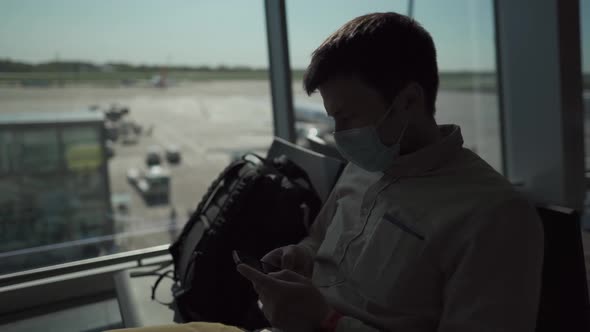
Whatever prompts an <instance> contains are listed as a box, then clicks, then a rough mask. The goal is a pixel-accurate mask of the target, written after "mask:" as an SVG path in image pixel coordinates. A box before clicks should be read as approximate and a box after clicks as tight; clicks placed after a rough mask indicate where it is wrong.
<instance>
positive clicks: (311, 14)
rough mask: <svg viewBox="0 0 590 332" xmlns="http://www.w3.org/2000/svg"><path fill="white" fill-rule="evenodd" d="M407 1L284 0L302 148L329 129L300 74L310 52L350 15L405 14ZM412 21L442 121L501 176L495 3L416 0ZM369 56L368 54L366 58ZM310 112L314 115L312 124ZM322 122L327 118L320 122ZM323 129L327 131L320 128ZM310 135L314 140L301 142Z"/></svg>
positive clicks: (324, 137) (326, 137) (328, 138)
mask: <svg viewBox="0 0 590 332" xmlns="http://www.w3.org/2000/svg"><path fill="white" fill-rule="evenodd" d="M410 5H411V3H410V2H409V1H378V0H374V1H362V2H361V1H353V0H338V1H322V2H321V3H320V4H318V3H317V2H315V1H312V0H301V1H287V21H288V32H289V43H290V44H289V51H290V55H291V65H292V70H293V94H294V104H295V111H296V118H297V120H298V122H297V129H298V135H299V136H298V137H299V142H300V144H307V145H311V146H312V147H313V146H315V145H316V144H317V143H314V142H317V138H320V139H321V140H323V141H324V142H327V143H328V144H330V142H332V144H333V139H332V137H331V134H330V132H331V130H332V128H331V127H330V126H329V125H328V126H326V125H325V124H324V122H325V121H324V119H322V116H321V113H322V112H324V109H323V105H322V101H321V97H320V96H319V94H317V93H316V94H314V95H312V96H311V97H307V95H306V94H305V93H304V91H303V89H302V85H301V79H302V73H303V70H304V69H305V67H306V66H307V65H308V64H309V61H310V59H311V53H312V52H313V51H314V49H315V48H317V47H318V46H319V45H320V44H321V42H322V41H323V40H324V39H325V38H326V37H328V36H329V35H330V34H331V33H332V32H334V31H335V30H336V29H338V28H339V27H340V26H342V25H343V24H344V23H346V22H347V21H349V20H351V19H352V18H354V17H357V16H360V15H364V14H368V13H372V12H383V11H394V12H398V13H401V14H407V13H408V11H409V10H410V7H411V6H410ZM411 8H412V13H413V17H414V18H415V19H416V20H417V21H418V22H420V23H421V24H422V25H423V26H424V27H425V28H426V30H428V31H429V32H430V34H431V35H432V37H433V39H434V42H435V45H436V48H437V56H438V65H439V72H440V88H439V92H438V98H437V104H436V119H437V122H438V123H439V124H447V123H452V124H457V125H459V126H460V127H461V131H462V134H463V138H464V141H465V146H466V147H468V148H470V149H472V150H474V151H475V152H477V153H478V154H479V155H480V156H481V157H482V158H484V159H485V160H486V161H487V162H488V163H490V164H491V165H492V166H493V167H495V168H496V169H497V170H500V171H501V164H502V162H501V150H500V122H499V106H498V89H497V81H496V75H497V73H496V59H495V54H496V51H495V47H496V45H495V39H494V38H495V37H494V19H493V2H492V1H470V0H449V1H436V0H420V1H413V6H412V7H411ZM367 56H368V57H370V55H367ZM310 114H317V117H318V118H316V119H312V118H311V116H309V115H310ZM324 118H325V117H324ZM325 127H327V129H324V128H325ZM306 136H314V137H315V139H312V140H310V139H306Z"/></svg>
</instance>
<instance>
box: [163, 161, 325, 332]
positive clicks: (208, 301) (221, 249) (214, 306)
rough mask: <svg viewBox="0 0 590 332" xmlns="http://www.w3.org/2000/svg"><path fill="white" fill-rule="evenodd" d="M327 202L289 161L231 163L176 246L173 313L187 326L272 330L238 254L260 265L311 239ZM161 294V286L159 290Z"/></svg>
mask: <svg viewBox="0 0 590 332" xmlns="http://www.w3.org/2000/svg"><path fill="white" fill-rule="evenodd" d="M320 207H321V201H320V198H319V196H318V195H317V193H316V192H315V191H314V189H313V187H312V185H311V182H310V181H309V178H308V176H307V174H306V173H305V171H303V170H302V169H301V168H299V167H298V166H297V165H295V164H294V163H293V162H291V161H290V160H288V159H287V158H286V157H285V156H281V157H278V158H274V159H273V160H266V159H264V158H261V157H259V156H256V155H253V154H247V155H245V156H243V157H242V158H241V159H239V160H237V161H234V162H233V163H231V164H230V165H229V166H228V167H227V168H226V169H225V170H224V171H223V172H222V173H221V174H220V175H219V176H218V178H217V179H216V180H215V181H213V183H212V184H211V186H210V187H209V189H208V191H207V193H206V194H205V196H204V197H203V198H202V200H201V202H200V203H199V205H198V206H197V209H196V211H195V212H194V213H193V214H192V216H191V217H190V219H189V221H188V222H187V223H186V225H185V226H184V229H183V230H182V232H181V234H180V235H179V237H178V239H177V240H176V242H174V243H173V244H172V245H171V246H170V249H169V250H170V253H171V254H172V258H173V263H174V279H175V284H174V286H173V289H172V292H173V296H174V302H173V306H172V307H173V308H174V309H175V311H176V313H177V314H178V315H180V318H181V320H182V321H184V322H188V321H207V322H220V323H224V324H227V325H234V326H238V327H242V328H245V329H249V330H251V329H257V328H263V327H268V326H269V325H270V324H269V323H268V321H267V320H266V319H265V318H264V315H263V314H262V312H261V311H260V310H259V308H258V305H257V300H258V298H257V296H256V293H255V292H254V290H253V288H252V284H251V283H250V282H249V281H248V280H246V279H245V278H244V277H242V276H241V275H240V274H239V273H238V272H237V271H236V266H235V263H234V261H233V258H232V251H233V250H238V251H242V252H244V253H247V254H249V255H252V256H254V257H256V258H258V259H260V258H262V256H264V255H265V254H266V253H268V252H269V251H271V250H272V249H274V248H278V247H281V246H285V245H288V244H294V243H297V242H299V241H300V240H301V239H303V237H304V236H306V235H307V230H308V229H309V226H310V223H311V222H313V220H314V219H315V216H316V215H317V213H318V212H319V209H320ZM155 287H157V284H156V285H155V286H154V290H155Z"/></svg>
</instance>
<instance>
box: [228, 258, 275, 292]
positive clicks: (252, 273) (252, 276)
mask: <svg viewBox="0 0 590 332" xmlns="http://www.w3.org/2000/svg"><path fill="white" fill-rule="evenodd" d="M237 270H238V272H239V273H240V274H241V275H242V276H244V278H246V279H248V280H250V281H252V282H253V283H254V284H255V285H256V286H257V288H260V287H270V288H274V287H280V286H281V285H280V281H278V280H277V279H275V278H273V277H270V276H268V275H266V274H264V273H262V272H260V271H258V270H256V269H253V268H251V267H250V266H248V265H246V264H238V267H237Z"/></svg>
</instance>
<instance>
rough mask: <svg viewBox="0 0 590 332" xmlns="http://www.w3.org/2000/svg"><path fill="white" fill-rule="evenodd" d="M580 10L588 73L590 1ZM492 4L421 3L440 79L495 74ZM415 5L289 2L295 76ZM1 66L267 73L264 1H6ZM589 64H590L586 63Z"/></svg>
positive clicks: (418, 9) (0, 4)
mask: <svg viewBox="0 0 590 332" xmlns="http://www.w3.org/2000/svg"><path fill="white" fill-rule="evenodd" d="M580 1H581V13H582V14H581V15H582V21H583V23H582V40H583V43H582V44H583V52H584V56H583V59H584V60H585V61H583V62H584V70H585V71H586V72H590V59H589V58H590V0H580ZM492 2H493V1H492V0H444V1H442V0H415V5H414V17H415V18H416V20H418V21H419V22H420V23H421V24H422V25H423V26H424V27H425V28H426V29H427V30H428V31H430V33H431V34H432V36H433V38H434V41H435V44H436V47H437V50H438V61H439V68H440V69H441V70H443V71H444V70H479V71H490V70H494V69H495V42H494V25H493V8H492V7H493V6H492ZM407 8H408V3H407V0H363V1H360V0H287V24H288V25H287V29H288V36H289V52H290V56H291V65H292V67H293V68H305V67H306V65H307V64H308V62H309V59H310V54H311V52H312V51H313V50H314V49H315V48H316V47H317V46H318V45H319V44H320V43H321V42H322V41H323V40H324V39H325V38H326V37H327V36H328V35H329V34H330V33H332V32H333V31H335V30H336V29H337V28H338V27H340V26H341V25H342V24H344V23H345V22H346V21H348V20H350V19H352V18H354V17H356V16H359V15H363V14H366V13H371V12H377V11H396V12H399V13H402V14H406V13H407ZM0 58H11V59H14V60H23V61H28V62H43V61H51V60H56V59H59V60H82V61H91V62H95V63H99V64H100V63H106V62H128V63H132V64H160V65H166V64H168V65H191V66H199V65H208V66H218V65H226V66H236V65H246V66H252V67H267V66H268V54H267V45H266V25H265V17H264V2H263V0H101V1H96V0H0ZM586 59H588V60H586Z"/></svg>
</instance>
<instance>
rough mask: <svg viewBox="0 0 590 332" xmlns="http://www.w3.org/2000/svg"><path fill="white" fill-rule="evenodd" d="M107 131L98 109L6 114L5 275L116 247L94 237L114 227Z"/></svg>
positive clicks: (2, 145)
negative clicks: (111, 246) (107, 155)
mask: <svg viewBox="0 0 590 332" xmlns="http://www.w3.org/2000/svg"><path fill="white" fill-rule="evenodd" d="M103 128H104V120H103V114H102V113H97V112H90V111H80V112H64V113H49V112H48V113H19V114H10V115H6V114H2V113H0V187H1V188H2V190H1V191H0V252H2V253H3V254H0V271H1V272H2V273H9V272H14V271H15V270H17V269H22V268H23V267H25V268H29V269H31V268H35V267H40V266H44V265H46V264H48V263H49V264H57V263H61V262H67V261H71V260H73V259H82V258H90V257H95V256H96V255H97V254H98V253H99V252H104V251H108V250H110V249H109V247H108V244H106V243H103V242H102V241H92V239H93V238H97V237H101V236H105V235H109V234H112V231H113V222H112V218H111V217H110V216H111V207H110V193H109V182H108V178H109V175H108V168H107V158H106V154H105V145H104V142H105V137H104V129H103ZM67 242H69V243H70V245H69V246H68V248H67V249H64V248H63V246H62V244H63V243H67ZM74 244H77V245H74ZM40 252H43V253H44V254H43V255H40V254H39V253H40Z"/></svg>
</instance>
